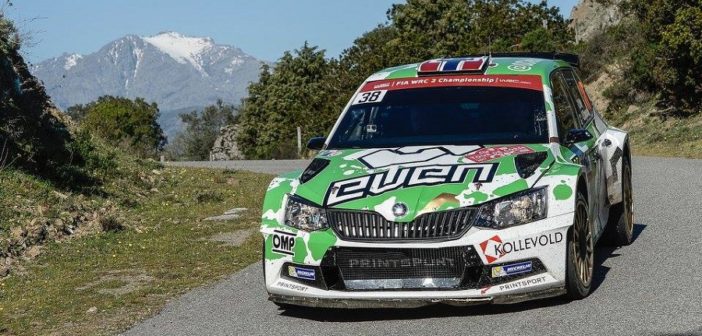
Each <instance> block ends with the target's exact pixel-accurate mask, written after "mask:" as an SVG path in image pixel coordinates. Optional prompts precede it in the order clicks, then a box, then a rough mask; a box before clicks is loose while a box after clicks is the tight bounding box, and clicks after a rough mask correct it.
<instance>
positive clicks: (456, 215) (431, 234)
mask: <svg viewBox="0 0 702 336" xmlns="http://www.w3.org/2000/svg"><path fill="white" fill-rule="evenodd" d="M476 211H477V210H476V209H472V208H462V209H456V210H447V211H439V212H432V213H426V214H423V215H420V216H418V217H417V218H416V219H415V220H413V221H411V222H393V221H389V220H387V219H385V217H383V216H381V215H380V214H378V213H376V212H370V211H351V210H329V211H328V212H327V219H328V221H329V225H330V226H331V227H332V228H333V229H334V231H335V232H336V234H337V235H338V236H339V237H340V238H342V239H345V240H362V241H388V240H427V239H444V240H448V239H455V238H458V237H460V236H461V235H463V233H465V231H467V230H468V229H469V228H470V226H471V222H472V220H473V216H474V215H475V212H476Z"/></svg>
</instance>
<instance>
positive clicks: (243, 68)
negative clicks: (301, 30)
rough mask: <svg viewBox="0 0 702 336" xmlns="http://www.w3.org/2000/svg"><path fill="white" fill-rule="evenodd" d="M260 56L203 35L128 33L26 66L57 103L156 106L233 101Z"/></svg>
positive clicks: (255, 70) (254, 76)
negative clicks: (85, 51)
mask: <svg viewBox="0 0 702 336" xmlns="http://www.w3.org/2000/svg"><path fill="white" fill-rule="evenodd" d="M260 65H261V61H260V60H258V59H256V58H254V57H253V56H250V55H248V54H246V53H244V52H243V51H242V50H241V49H239V48H236V47H233V46H229V45H223V44H217V43H215V41H214V40H212V39H211V38H207V37H189V36H185V35H182V34H179V33H175V32H164V33H160V34H158V35H155V36H148V37H140V36H136V35H128V36H125V37H123V38H120V39H118V40H116V41H112V42H110V43H108V44H107V45H105V46H104V47H102V48H101V49H100V50H98V51H97V52H94V53H92V54H89V55H79V54H64V55H62V56H59V57H55V58H52V59H48V60H46V61H43V62H41V63H39V64H37V65H35V66H34V67H33V68H32V72H33V73H34V74H35V75H36V76H37V77H38V78H39V79H41V80H42V81H43V82H44V83H45V85H46V87H47V89H48V93H49V95H51V97H52V98H53V100H54V102H55V103H56V104H57V105H58V106H59V107H60V108H62V109H65V108H67V107H69V106H71V105H75V104H84V103H88V102H91V101H93V100H95V99H96V98H98V97H100V96H102V95H113V96H122V97H128V98H135V97H142V98H145V99H146V100H147V101H155V102H156V103H158V105H159V108H160V109H161V110H162V111H167V110H175V109H181V108H186V107H192V106H205V105H207V104H212V103H213V102H215V101H217V99H222V100H224V101H225V102H229V103H238V102H239V100H240V99H241V98H242V97H243V96H245V95H246V88H247V86H248V84H249V82H251V81H255V80H256V79H257V78H258V73H259V67H260Z"/></svg>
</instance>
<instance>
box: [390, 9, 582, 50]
mask: <svg viewBox="0 0 702 336" xmlns="http://www.w3.org/2000/svg"><path fill="white" fill-rule="evenodd" d="M388 19H390V20H391V21H392V25H393V26H394V27H395V28H396V29H397V37H396V38H395V39H394V40H393V41H392V45H393V46H395V47H396V52H397V54H398V55H400V57H399V60H400V61H401V62H399V63H408V62H414V61H421V60H424V59H429V58H433V57H448V56H460V55H466V54H475V53H487V52H488V51H490V50H491V51H494V52H499V51H514V50H519V49H520V48H519V45H520V44H521V42H522V39H523V38H524V37H525V35H526V34H527V33H529V32H534V31H536V30H537V29H539V28H542V27H544V26H546V27H547V28H544V29H547V30H548V32H549V35H550V40H551V42H552V43H553V47H554V49H559V50H569V49H570V48H571V47H572V45H571V41H572V39H573V33H572V31H571V30H570V29H569V28H568V21H566V20H564V19H563V16H561V14H560V13H559V10H558V8H557V7H549V6H548V5H547V3H546V1H541V2H540V3H538V4H532V3H528V2H526V1H523V0H429V1H427V0H408V1H407V3H405V4H396V5H393V6H392V8H391V9H390V10H389V11H388ZM532 37H533V36H532ZM532 45H533V43H532ZM549 47H551V46H550V45H549ZM539 51H553V50H539Z"/></svg>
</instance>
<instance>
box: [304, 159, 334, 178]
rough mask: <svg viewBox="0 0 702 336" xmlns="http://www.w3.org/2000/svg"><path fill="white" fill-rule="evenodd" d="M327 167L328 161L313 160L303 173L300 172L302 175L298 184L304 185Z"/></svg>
mask: <svg viewBox="0 0 702 336" xmlns="http://www.w3.org/2000/svg"><path fill="white" fill-rule="evenodd" d="M328 165H329V160H325V159H314V160H312V162H311V163H310V165H309V166H307V169H305V171H304V172H302V175H301V176H300V182H302V183H305V182H307V181H309V180H311V179H312V178H313V177H315V176H317V174H319V173H320V172H321V171H322V170H324V168H326V167H327V166H328Z"/></svg>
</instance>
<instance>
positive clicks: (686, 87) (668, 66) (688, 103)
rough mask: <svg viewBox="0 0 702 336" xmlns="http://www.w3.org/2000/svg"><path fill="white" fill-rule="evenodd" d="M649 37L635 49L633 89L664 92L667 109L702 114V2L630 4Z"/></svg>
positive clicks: (637, 1)
mask: <svg viewBox="0 0 702 336" xmlns="http://www.w3.org/2000/svg"><path fill="white" fill-rule="evenodd" d="M623 9H624V10H625V12H626V13H628V14H630V15H632V16H633V17H634V18H635V20H636V22H637V23H638V25H639V29H640V31H641V34H642V36H643V39H642V43H639V44H637V45H636V46H634V48H633V49H631V52H630V54H629V58H630V61H631V62H630V69H629V70H630V71H629V72H630V73H631V75H632V76H631V79H630V80H631V81H632V82H633V84H634V85H635V86H636V87H637V88H639V89H643V90H645V91H649V92H660V97H661V99H662V103H664V104H663V105H666V106H668V107H669V108H670V109H671V110H673V111H672V112H676V113H677V114H682V115H689V114H694V113H700V111H702V108H700V106H702V28H701V27H702V2H700V1H698V0H629V1H627V2H625V3H624V6H623Z"/></svg>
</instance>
